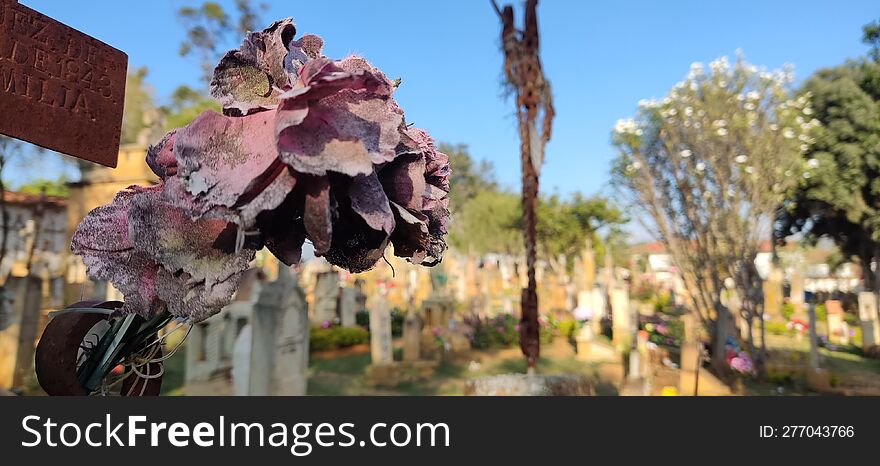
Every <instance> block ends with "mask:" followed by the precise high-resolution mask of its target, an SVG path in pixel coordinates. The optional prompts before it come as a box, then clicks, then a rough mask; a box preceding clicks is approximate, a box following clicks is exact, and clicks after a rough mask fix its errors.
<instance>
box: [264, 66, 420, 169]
mask: <svg viewBox="0 0 880 466" xmlns="http://www.w3.org/2000/svg"><path fill="white" fill-rule="evenodd" d="M390 93H391V90H390V87H389V86H388V84H387V82H386V81H385V80H384V79H383V78H378V77H376V76H374V75H373V74H371V73H369V72H366V71H358V72H356V73H348V72H345V71H342V70H341V69H340V68H339V67H337V66H336V65H334V64H333V63H331V62H330V61H329V60H326V59H316V60H312V61H310V62H309V63H307V64H306V65H305V66H304V67H303V68H302V70H300V82H299V83H298V87H297V88H295V89H293V90H291V91H288V92H287V93H285V94H284V95H282V96H281V98H282V103H281V104H280V106H279V107H278V111H277V115H278V116H277V120H276V135H277V138H278V149H279V152H280V155H281V158H282V160H284V161H285V162H286V163H287V164H289V165H290V166H291V167H292V168H293V169H294V170H296V171H297V172H300V173H308V174H313V175H321V176H322V175H325V174H326V173H327V172H328V171H332V172H337V173H342V174H345V175H348V176H357V175H366V174H369V173H370V172H372V170H373V167H372V165H373V164H380V163H384V162H388V161H390V160H393V159H394V157H395V156H396V153H395V147H396V146H397V145H398V143H399V142H400V132H399V131H400V127H401V125H402V124H403V113H402V112H401V111H400V110H399V109H397V108H396V104H394V105H392V104H393V99H391V98H390Z"/></svg>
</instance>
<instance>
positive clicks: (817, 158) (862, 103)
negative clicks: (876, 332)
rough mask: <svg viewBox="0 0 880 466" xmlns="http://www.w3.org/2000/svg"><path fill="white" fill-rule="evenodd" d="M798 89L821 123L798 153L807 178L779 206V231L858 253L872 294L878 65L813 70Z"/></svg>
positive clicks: (878, 232)
mask: <svg viewBox="0 0 880 466" xmlns="http://www.w3.org/2000/svg"><path fill="white" fill-rule="evenodd" d="M801 92H802V93H803V94H804V95H811V96H812V100H813V108H814V111H815V118H816V119H817V120H818V121H819V122H821V127H820V128H818V129H817V131H816V136H815V137H816V144H814V145H813V146H812V147H811V148H810V150H809V151H808V152H807V153H806V154H805V157H806V158H807V159H808V160H809V162H808V163H812V164H814V165H816V166H817V168H816V169H815V170H814V175H815V176H813V177H812V178H810V179H809V180H808V181H807V182H806V183H804V184H803V185H802V186H801V188H800V189H799V190H798V191H797V192H796V193H795V194H794V195H793V196H791V198H790V199H789V200H788V201H787V202H786V203H785V209H784V210H782V211H781V212H780V222H779V225H778V227H779V228H778V230H779V236H784V235H788V234H792V233H800V234H802V235H803V236H804V238H805V239H807V240H810V241H813V242H815V241H817V240H818V239H819V238H822V237H828V238H830V239H832V240H833V241H834V242H835V243H836V244H837V245H838V247H839V248H840V250H841V252H842V253H843V254H844V255H845V256H846V257H853V256H855V257H858V258H859V260H860V262H861V264H862V266H863V267H862V269H863V271H864V274H865V286H866V288H868V289H869V290H874V291H875V292H876V291H880V274H878V273H877V271H876V270H872V269H871V267H870V265H871V261H872V259H873V260H874V261H877V263H880V181H878V180H880V63H877V62H872V61H868V60H862V61H850V62H847V63H845V64H843V65H841V66H838V67H835V68H830V69H823V70H819V71H817V72H816V73H815V74H814V75H813V76H812V77H810V79H808V80H807V81H806V83H805V84H804V86H803V89H802V90H801Z"/></svg>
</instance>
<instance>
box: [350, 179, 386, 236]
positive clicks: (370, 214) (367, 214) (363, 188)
mask: <svg viewBox="0 0 880 466" xmlns="http://www.w3.org/2000/svg"><path fill="white" fill-rule="evenodd" d="M348 197H349V198H350V199H351V209H352V211H354V213H356V214H357V215H359V216H360V217H361V218H362V219H363V220H364V222H365V223H366V224H367V226H369V227H370V228H372V229H373V230H377V231H382V232H385V233H386V234H390V233H391V232H392V231H394V214H393V213H392V212H391V206H390V205H389V203H388V197H387V196H386V195H385V191H384V190H383V189H382V184H381V183H379V178H378V177H377V176H376V174H375V173H371V174H369V175H366V176H364V175H361V176H356V177H354V178H353V179H352V180H351V185H350V186H349V188H348Z"/></svg>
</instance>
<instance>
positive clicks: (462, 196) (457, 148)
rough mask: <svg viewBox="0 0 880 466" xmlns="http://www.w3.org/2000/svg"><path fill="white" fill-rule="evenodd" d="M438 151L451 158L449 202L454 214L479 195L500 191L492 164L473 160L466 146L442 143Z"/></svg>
mask: <svg viewBox="0 0 880 466" xmlns="http://www.w3.org/2000/svg"><path fill="white" fill-rule="evenodd" d="M438 149H439V150H440V152H443V153H445V154H447V155H448V156H449V165H450V166H451V167H452V173H451V175H450V179H449V184H450V186H452V190H451V192H450V194H449V195H450V199H449V202H450V208H451V210H452V211H453V212H455V211H457V210H459V208H461V207H462V206H463V205H464V204H465V203H467V202H468V201H469V200H471V199H473V198H474V197H476V196H477V195H478V194H479V193H481V192H483V191H496V190H497V189H498V184H497V183H496V182H495V175H494V167H493V166H492V163H491V162H488V161H486V160H481V161H479V162H476V161H475V160H474V159H472V158H471V155H470V152H468V147H467V146H466V145H464V144H457V145H451V144H446V143H441V144H440V145H439V147H438Z"/></svg>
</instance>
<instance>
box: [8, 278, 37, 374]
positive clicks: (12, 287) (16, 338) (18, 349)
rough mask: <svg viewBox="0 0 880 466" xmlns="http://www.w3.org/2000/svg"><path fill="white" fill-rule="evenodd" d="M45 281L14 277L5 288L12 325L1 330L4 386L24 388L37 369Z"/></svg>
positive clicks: (9, 322) (10, 323)
mask: <svg viewBox="0 0 880 466" xmlns="http://www.w3.org/2000/svg"><path fill="white" fill-rule="evenodd" d="M42 286H43V281H42V280H41V279H40V278H38V277H33V276H31V277H10V278H9V279H8V281H7V283H6V286H5V287H4V289H5V290H6V293H8V295H9V296H8V298H9V299H7V301H9V303H10V304H11V305H10V310H11V312H10V314H11V315H10V316H9V317H8V324H9V325H8V326H7V328H6V329H5V330H3V331H0V388H14V387H20V386H21V385H22V384H23V383H24V381H25V378H26V377H27V375H28V374H30V373H31V372H33V365H34V344H35V341H36V339H37V332H38V330H39V329H38V326H39V320H40V304H41V301H42V296H43V294H42Z"/></svg>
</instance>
